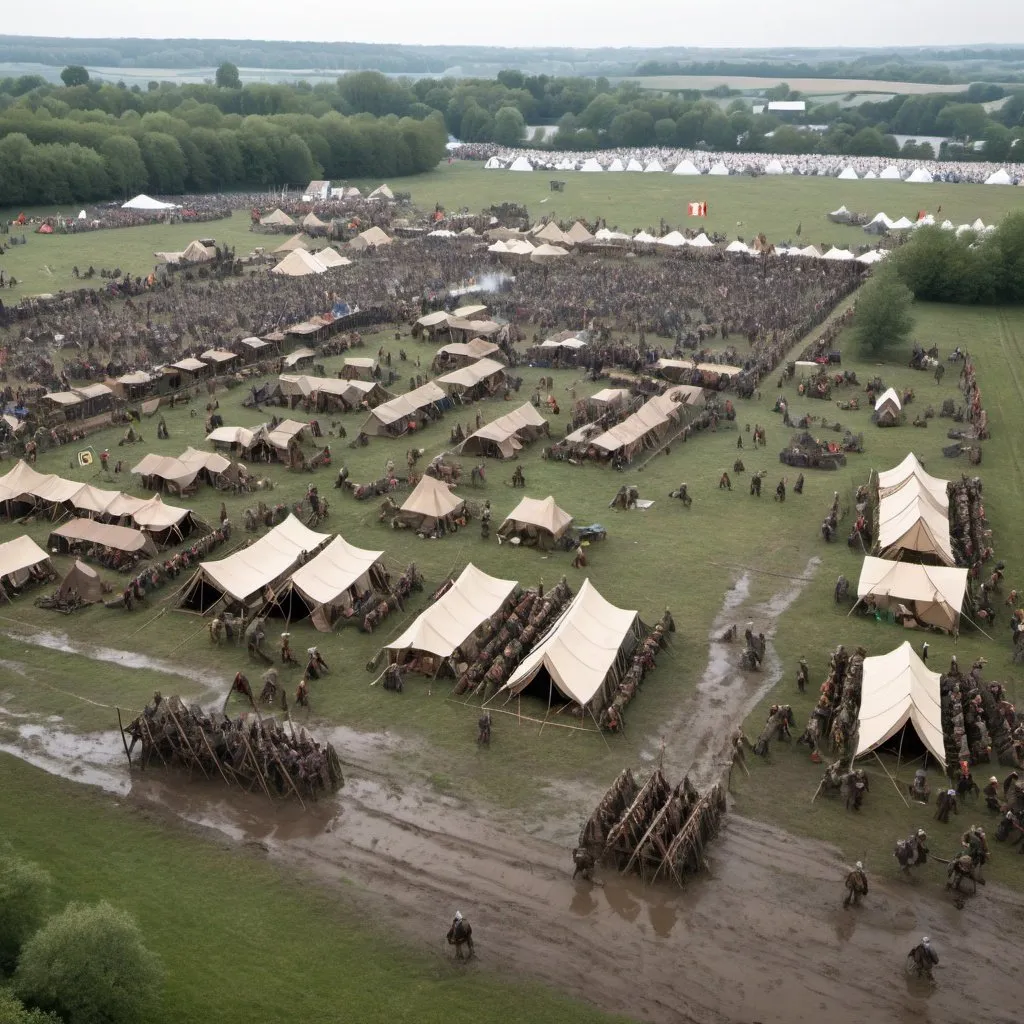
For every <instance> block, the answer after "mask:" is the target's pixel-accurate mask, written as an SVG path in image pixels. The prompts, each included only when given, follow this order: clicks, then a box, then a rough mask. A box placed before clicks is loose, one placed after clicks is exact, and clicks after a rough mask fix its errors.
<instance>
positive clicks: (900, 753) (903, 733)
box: [896, 726, 907, 771]
mask: <svg viewBox="0 0 1024 1024" xmlns="http://www.w3.org/2000/svg"><path fill="white" fill-rule="evenodd" d="M906 735H907V727H906V726H903V728H902V729H901V730H900V749H899V750H898V751H897V752H896V771H899V770H900V761H902V760H903V739H904V737H905V736H906Z"/></svg>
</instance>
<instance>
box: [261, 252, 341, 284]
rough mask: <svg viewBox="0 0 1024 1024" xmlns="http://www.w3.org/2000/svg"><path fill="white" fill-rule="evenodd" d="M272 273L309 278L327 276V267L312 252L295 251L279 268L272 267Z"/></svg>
mask: <svg viewBox="0 0 1024 1024" xmlns="http://www.w3.org/2000/svg"><path fill="white" fill-rule="evenodd" d="M270 272H271V273H272V274H280V275H282V276H283V277H307V276H308V275H310V274H325V273H327V267H326V265H325V264H323V263H321V262H320V260H318V259H317V258H316V256H314V255H313V254H312V253H311V252H306V250H305V249H293V250H292V251H291V252H290V253H288V255H287V256H285V258H284V259H283V260H281V262H280V263H278V264H277V266H274V267H271V268H270Z"/></svg>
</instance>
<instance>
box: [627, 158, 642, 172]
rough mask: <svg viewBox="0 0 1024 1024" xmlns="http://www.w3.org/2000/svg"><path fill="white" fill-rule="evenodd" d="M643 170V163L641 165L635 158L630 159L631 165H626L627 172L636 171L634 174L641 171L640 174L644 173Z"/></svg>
mask: <svg viewBox="0 0 1024 1024" xmlns="http://www.w3.org/2000/svg"><path fill="white" fill-rule="evenodd" d="M643 169H644V165H643V164H642V163H640V161H639V160H637V158H636V157H635V156H634V157H630V158H629V163H628V164H626V170H627V171H634V172H635V171H640V172H642V171H643Z"/></svg>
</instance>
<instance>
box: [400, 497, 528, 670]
mask: <svg viewBox="0 0 1024 1024" xmlns="http://www.w3.org/2000/svg"><path fill="white" fill-rule="evenodd" d="M424 479H428V478H424ZM518 586H519V584H518V583H517V582H516V581H515V580H499V579H495V578H494V577H493V576H488V575H487V573H485V572H481V571H480V570H479V569H478V568H477V567H476V566H475V565H473V563H472V562H470V563H469V564H468V565H467V566H466V568H465V569H463V570H462V573H461V574H460V576H459V578H458V579H457V580H456V581H455V582H454V583H453V584H452V585H451V587H449V588H448V590H446V591H445V592H444V594H442V595H441V597H439V598H438V599H437V600H436V601H435V602H434V603H433V604H432V605H430V606H429V607H428V608H427V609H426V610H425V611H423V612H421V613H420V615H418V616H417V617H416V619H415V620H414V621H413V623H412V625H410V626H409V628H408V629H407V630H405V632H404V633H402V635H401V636H400V637H398V639H396V640H393V641H392V642H391V643H389V644H388V645H387V646H386V647H385V648H384V649H385V650H386V651H387V652H388V659H389V660H390V661H392V662H401V663H403V664H409V663H411V665H410V667H414V668H415V669H417V670H419V671H421V672H424V673H426V674H428V675H437V674H438V672H439V671H440V670H441V668H442V666H443V665H444V661H445V659H446V658H450V657H451V656H452V655H453V654H454V653H455V652H456V651H457V650H458V649H459V648H466V647H467V646H468V644H469V641H470V640H471V638H472V636H473V634H474V633H475V632H476V631H477V629H478V628H479V627H480V626H481V625H482V624H483V623H484V622H486V621H487V620H488V619H489V618H491V617H492V616H493V615H496V614H497V613H498V612H499V611H500V610H501V609H502V608H503V607H504V605H505V603H506V602H507V601H508V599H509V598H510V597H511V596H512V594H513V593H514V592H515V590H516V588H517V587H518ZM463 653H464V654H466V655H467V656H468V655H469V653H470V652H469V651H468V650H464V652H463Z"/></svg>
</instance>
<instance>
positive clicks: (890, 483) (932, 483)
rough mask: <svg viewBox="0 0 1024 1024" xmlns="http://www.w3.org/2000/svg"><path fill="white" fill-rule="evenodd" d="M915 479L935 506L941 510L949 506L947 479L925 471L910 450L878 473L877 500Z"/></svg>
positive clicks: (886, 496)
mask: <svg viewBox="0 0 1024 1024" xmlns="http://www.w3.org/2000/svg"><path fill="white" fill-rule="evenodd" d="M910 479H915V480H917V481H918V482H919V483H920V484H921V485H922V486H923V487H924V489H925V490H926V491H927V492H928V493H929V494H930V495H931V496H932V498H933V499H934V501H935V507H936V508H938V509H940V510H942V509H946V510H948V508H949V493H948V489H947V488H948V485H949V481H948V480H940V479H939V478H938V477H936V476H931V474H929V473H926V472H925V470H924V466H922V465H921V463H920V462H919V461H918V458H917V456H916V455H915V454H914V453H913V452H911V453H910V454H909V455H907V457H906V458H905V459H904V460H903V461H902V462H901V463H900V464H899V465H898V466H894V467H893V468H892V469H885V470H882V471H880V472H879V474H878V497H879V500H880V501H881V500H884V499H885V498H888V497H889V495H891V494H894V493H895V492H896V491H898V490H899V489H900V488H901V487H902V486H903V485H904V484H905V483H906V482H907V481H908V480H910Z"/></svg>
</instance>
